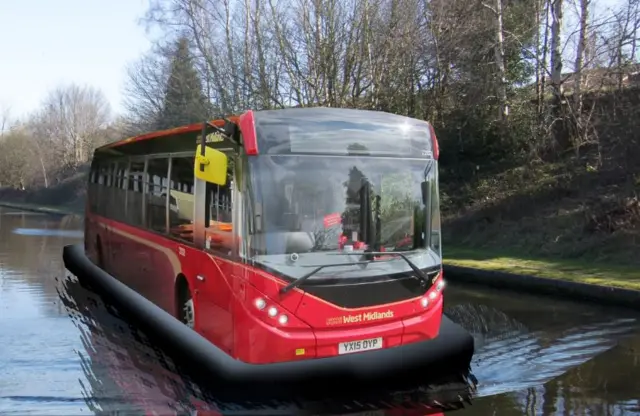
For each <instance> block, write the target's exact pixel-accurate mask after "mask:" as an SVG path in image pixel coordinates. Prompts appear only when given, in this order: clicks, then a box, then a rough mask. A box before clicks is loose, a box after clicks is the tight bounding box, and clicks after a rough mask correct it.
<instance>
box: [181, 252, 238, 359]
mask: <svg viewBox="0 0 640 416" xmlns="http://www.w3.org/2000/svg"><path fill="white" fill-rule="evenodd" d="M187 253H188V256H189V257H190V258H192V259H193V260H192V261H190V263H191V262H192V264H193V265H195V266H196V269H197V270H194V277H195V280H194V288H193V289H195V291H196V327H197V329H198V332H200V333H201V334H202V335H203V336H204V337H206V338H207V339H209V340H210V341H211V342H213V343H214V344H215V345H216V346H218V347H219V348H220V349H222V350H223V351H225V352H226V353H227V354H229V355H231V354H232V353H233V329H234V328H233V315H232V300H233V294H232V286H231V283H232V279H233V277H232V272H233V266H232V264H231V263H229V262H227V261H224V260H221V259H218V258H216V257H214V256H213V255H210V254H208V253H206V252H203V251H200V250H196V249H191V250H190V251H188V252H187ZM183 264H184V262H183ZM198 276H200V278H201V279H202V280H200V279H199V278H198Z"/></svg>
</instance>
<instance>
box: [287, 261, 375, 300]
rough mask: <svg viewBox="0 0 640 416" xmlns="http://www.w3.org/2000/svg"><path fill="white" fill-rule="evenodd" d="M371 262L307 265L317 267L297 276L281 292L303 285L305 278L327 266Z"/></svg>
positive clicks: (355, 262) (356, 262) (367, 262)
mask: <svg viewBox="0 0 640 416" xmlns="http://www.w3.org/2000/svg"><path fill="white" fill-rule="evenodd" d="M369 263H370V262H369V261H354V262H352V263H332V264H323V265H320V266H305V267H315V269H313V270H311V271H310V272H309V273H307V274H305V275H304V276H301V277H299V278H297V279H296V280H294V281H293V282H291V283H289V284H288V285H286V286H285V287H283V288H282V289H280V293H281V294H285V293H287V292H288V291H290V290H291V289H293V288H295V287H298V286H300V285H302V284H303V283H304V282H305V280H307V279H309V278H310V277H312V276H313V275H314V274H316V273H318V272H319V271H320V270H322V269H324V268H325V267H338V266H351V265H354V264H359V265H364V264H369Z"/></svg>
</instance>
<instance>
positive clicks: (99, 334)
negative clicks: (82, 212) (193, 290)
mask: <svg viewBox="0 0 640 416" xmlns="http://www.w3.org/2000/svg"><path fill="white" fill-rule="evenodd" d="M81 241H82V224H81V222H80V221H78V220H74V219H72V218H71V219H69V218H66V219H60V218H54V217H50V216H47V215H41V214H37V213H28V212H20V211H16V210H11V209H4V208H0V414H2V415H5V414H9V415H10V414H16V415H18V414H19V415H25V414H34V415H38V414H42V415H63V414H64V415H75V414H116V413H118V414H142V410H141V409H145V410H146V412H147V414H162V415H163V414H168V413H170V412H172V409H178V410H180V409H187V408H189V407H192V406H193V403H194V400H195V401H197V399H194V398H193V397H192V398H191V399H187V398H186V397H183V396H181V394H179V393H177V392H179V391H184V392H187V391H190V392H192V393H193V391H194V387H193V386H191V385H190V387H189V388H187V387H185V386H186V385H187V384H188V381H185V379H184V377H182V376H180V375H179V374H178V371H177V370H176V368H175V365H174V364H173V362H172V360H171V358H170V357H167V356H165V355H164V353H162V352H161V351H159V350H158V349H157V348H155V347H154V346H153V344H152V343H150V342H149V340H148V339H147V338H146V336H145V335H144V334H142V333H141V332H140V331H138V330H137V329H136V328H133V327H131V326H130V325H129V324H127V323H126V322H125V321H124V320H123V319H121V318H119V317H118V312H117V311H116V310H114V309H113V308H112V307H110V306H108V305H104V304H103V303H102V301H101V299H100V298H99V297H98V296H96V295H95V294H93V293H91V292H90V291H89V290H87V289H85V288H84V287H82V286H81V285H79V284H78V282H77V280H75V279H74V278H73V277H71V276H69V274H68V272H66V271H65V269H64V266H63V264H62V259H61V253H62V247H63V246H64V245H66V244H76V243H80V242H81ZM447 296H448V298H447V307H446V313H447V315H449V316H450V317H451V318H452V319H453V320H455V321H456V322H458V323H460V324H461V325H463V326H464V327H465V328H466V329H468V330H469V331H470V332H471V333H472V334H473V335H474V337H475V339H476V354H475V357H474V361H473V363H472V372H473V374H474V376H475V377H476V378H477V389H476V391H475V395H474V397H473V398H472V399H471V401H470V403H467V404H466V405H465V406H464V408H463V409H460V410H455V411H452V412H447V414H459V415H500V416H503V415H504V416H509V415H556V414H557V415H584V414H590V415H640V319H639V318H640V316H639V315H638V314H636V313H634V312H630V311H624V310H616V309H611V308H603V307H598V306H595V305H592V304H581V303H575V302H569V301H563V300H558V299H551V298H541V297H535V296H528V295H526V294H522V293H514V292H507V291H499V290H488V289H486V288H482V287H470V286H457V285H450V286H449V288H448V290H447ZM180 385H182V386H183V389H182V390H180V388H177V387H176V386H180ZM195 391H197V388H196V389H195ZM190 394H191V393H190ZM185 395H186V393H185ZM196 396H197V395H196ZM187 400H189V401H190V403H191V404H188V403H186V401H187ZM201 400H202V399H201ZM457 407H460V406H457ZM281 410H282V413H281V414H286V413H287V409H285V408H282V409H281ZM344 413H346V412H344ZM181 414H186V413H184V412H183V413H181ZM236 414H247V412H239V413H236ZM262 414H277V413H276V412H275V407H274V408H272V409H271V410H268V411H264V412H262ZM366 414H370V415H373V414H376V413H375V412H369V413H366Z"/></svg>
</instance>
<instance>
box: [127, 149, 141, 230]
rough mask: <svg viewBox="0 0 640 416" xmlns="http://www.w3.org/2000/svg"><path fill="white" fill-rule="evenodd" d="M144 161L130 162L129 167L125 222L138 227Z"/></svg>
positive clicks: (139, 223)
mask: <svg viewBox="0 0 640 416" xmlns="http://www.w3.org/2000/svg"><path fill="white" fill-rule="evenodd" d="M143 174H144V161H142V160H132V161H131V165H130V166H129V186H128V187H127V207H126V213H127V215H126V220H127V221H126V222H128V223H129V224H131V225H134V226H137V227H140V226H141V225H142V198H143V197H144V195H143V193H142V191H143V189H144V188H143V186H142V185H143V179H142V176H143Z"/></svg>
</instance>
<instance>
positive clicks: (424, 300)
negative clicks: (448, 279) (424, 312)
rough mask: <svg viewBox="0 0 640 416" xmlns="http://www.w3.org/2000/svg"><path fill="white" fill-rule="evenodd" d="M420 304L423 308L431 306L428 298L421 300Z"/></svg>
mask: <svg viewBox="0 0 640 416" xmlns="http://www.w3.org/2000/svg"><path fill="white" fill-rule="evenodd" d="M420 304H421V305H422V307H423V308H426V307H427V306H429V299H427V298H422V299H420Z"/></svg>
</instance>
